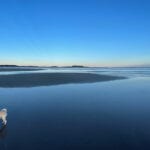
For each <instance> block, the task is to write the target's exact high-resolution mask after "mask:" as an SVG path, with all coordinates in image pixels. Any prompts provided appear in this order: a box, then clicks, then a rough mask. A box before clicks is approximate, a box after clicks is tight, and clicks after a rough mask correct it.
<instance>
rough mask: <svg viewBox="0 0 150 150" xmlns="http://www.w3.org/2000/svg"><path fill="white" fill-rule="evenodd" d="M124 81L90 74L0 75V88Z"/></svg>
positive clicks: (119, 78)
mask: <svg viewBox="0 0 150 150" xmlns="http://www.w3.org/2000/svg"><path fill="white" fill-rule="evenodd" d="M121 79H126V78H125V77H117V76H110V75H98V74H92V73H29V74H13V75H0V87H4V88H9V87H37V86H49V85H59V84H69V83H94V82H103V81H111V80H121Z"/></svg>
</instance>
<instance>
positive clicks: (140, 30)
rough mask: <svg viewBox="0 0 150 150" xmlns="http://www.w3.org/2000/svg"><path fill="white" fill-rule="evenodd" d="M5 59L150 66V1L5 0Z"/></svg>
mask: <svg viewBox="0 0 150 150" xmlns="http://www.w3.org/2000/svg"><path fill="white" fill-rule="evenodd" d="M0 64H16V65H39V66H54V65H58V66H68V65H85V66H100V67H101V66H148V65H149V66H150V1H149V0H0Z"/></svg>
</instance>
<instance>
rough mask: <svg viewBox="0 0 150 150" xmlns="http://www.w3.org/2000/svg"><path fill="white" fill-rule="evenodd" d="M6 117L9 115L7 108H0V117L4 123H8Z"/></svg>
mask: <svg viewBox="0 0 150 150" xmlns="http://www.w3.org/2000/svg"><path fill="white" fill-rule="evenodd" d="M6 117H7V109H2V110H0V119H2V121H3V124H4V125H6V123H7V120H6Z"/></svg>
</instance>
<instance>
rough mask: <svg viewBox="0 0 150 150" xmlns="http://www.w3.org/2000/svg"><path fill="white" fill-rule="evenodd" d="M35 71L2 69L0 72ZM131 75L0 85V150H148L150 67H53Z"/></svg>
mask: <svg viewBox="0 0 150 150" xmlns="http://www.w3.org/2000/svg"><path fill="white" fill-rule="evenodd" d="M30 72H31V71H26V72H24V71H19V72H17V71H14V72H0V74H16V73H30ZM36 72H90V73H96V74H107V75H116V76H125V77H128V79H125V80H115V81H108V82H107V81H106V82H97V83H84V84H62V85H55V86H40V87H30V88H0V108H7V109H8V118H7V119H8V123H7V126H5V127H2V126H1V129H0V150H149V149H150V68H82V69H79V68H74V69H71V68H52V69H48V70H42V71H34V73H36Z"/></svg>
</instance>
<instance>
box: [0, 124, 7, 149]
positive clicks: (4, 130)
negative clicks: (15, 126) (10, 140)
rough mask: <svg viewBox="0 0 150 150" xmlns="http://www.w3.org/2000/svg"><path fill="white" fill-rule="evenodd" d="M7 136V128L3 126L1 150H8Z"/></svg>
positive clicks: (0, 132) (0, 136)
mask: <svg viewBox="0 0 150 150" xmlns="http://www.w3.org/2000/svg"><path fill="white" fill-rule="evenodd" d="M6 135H7V126H6V125H1V127H0V143H1V144H0V150H7V144H6V141H5V138H6Z"/></svg>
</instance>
